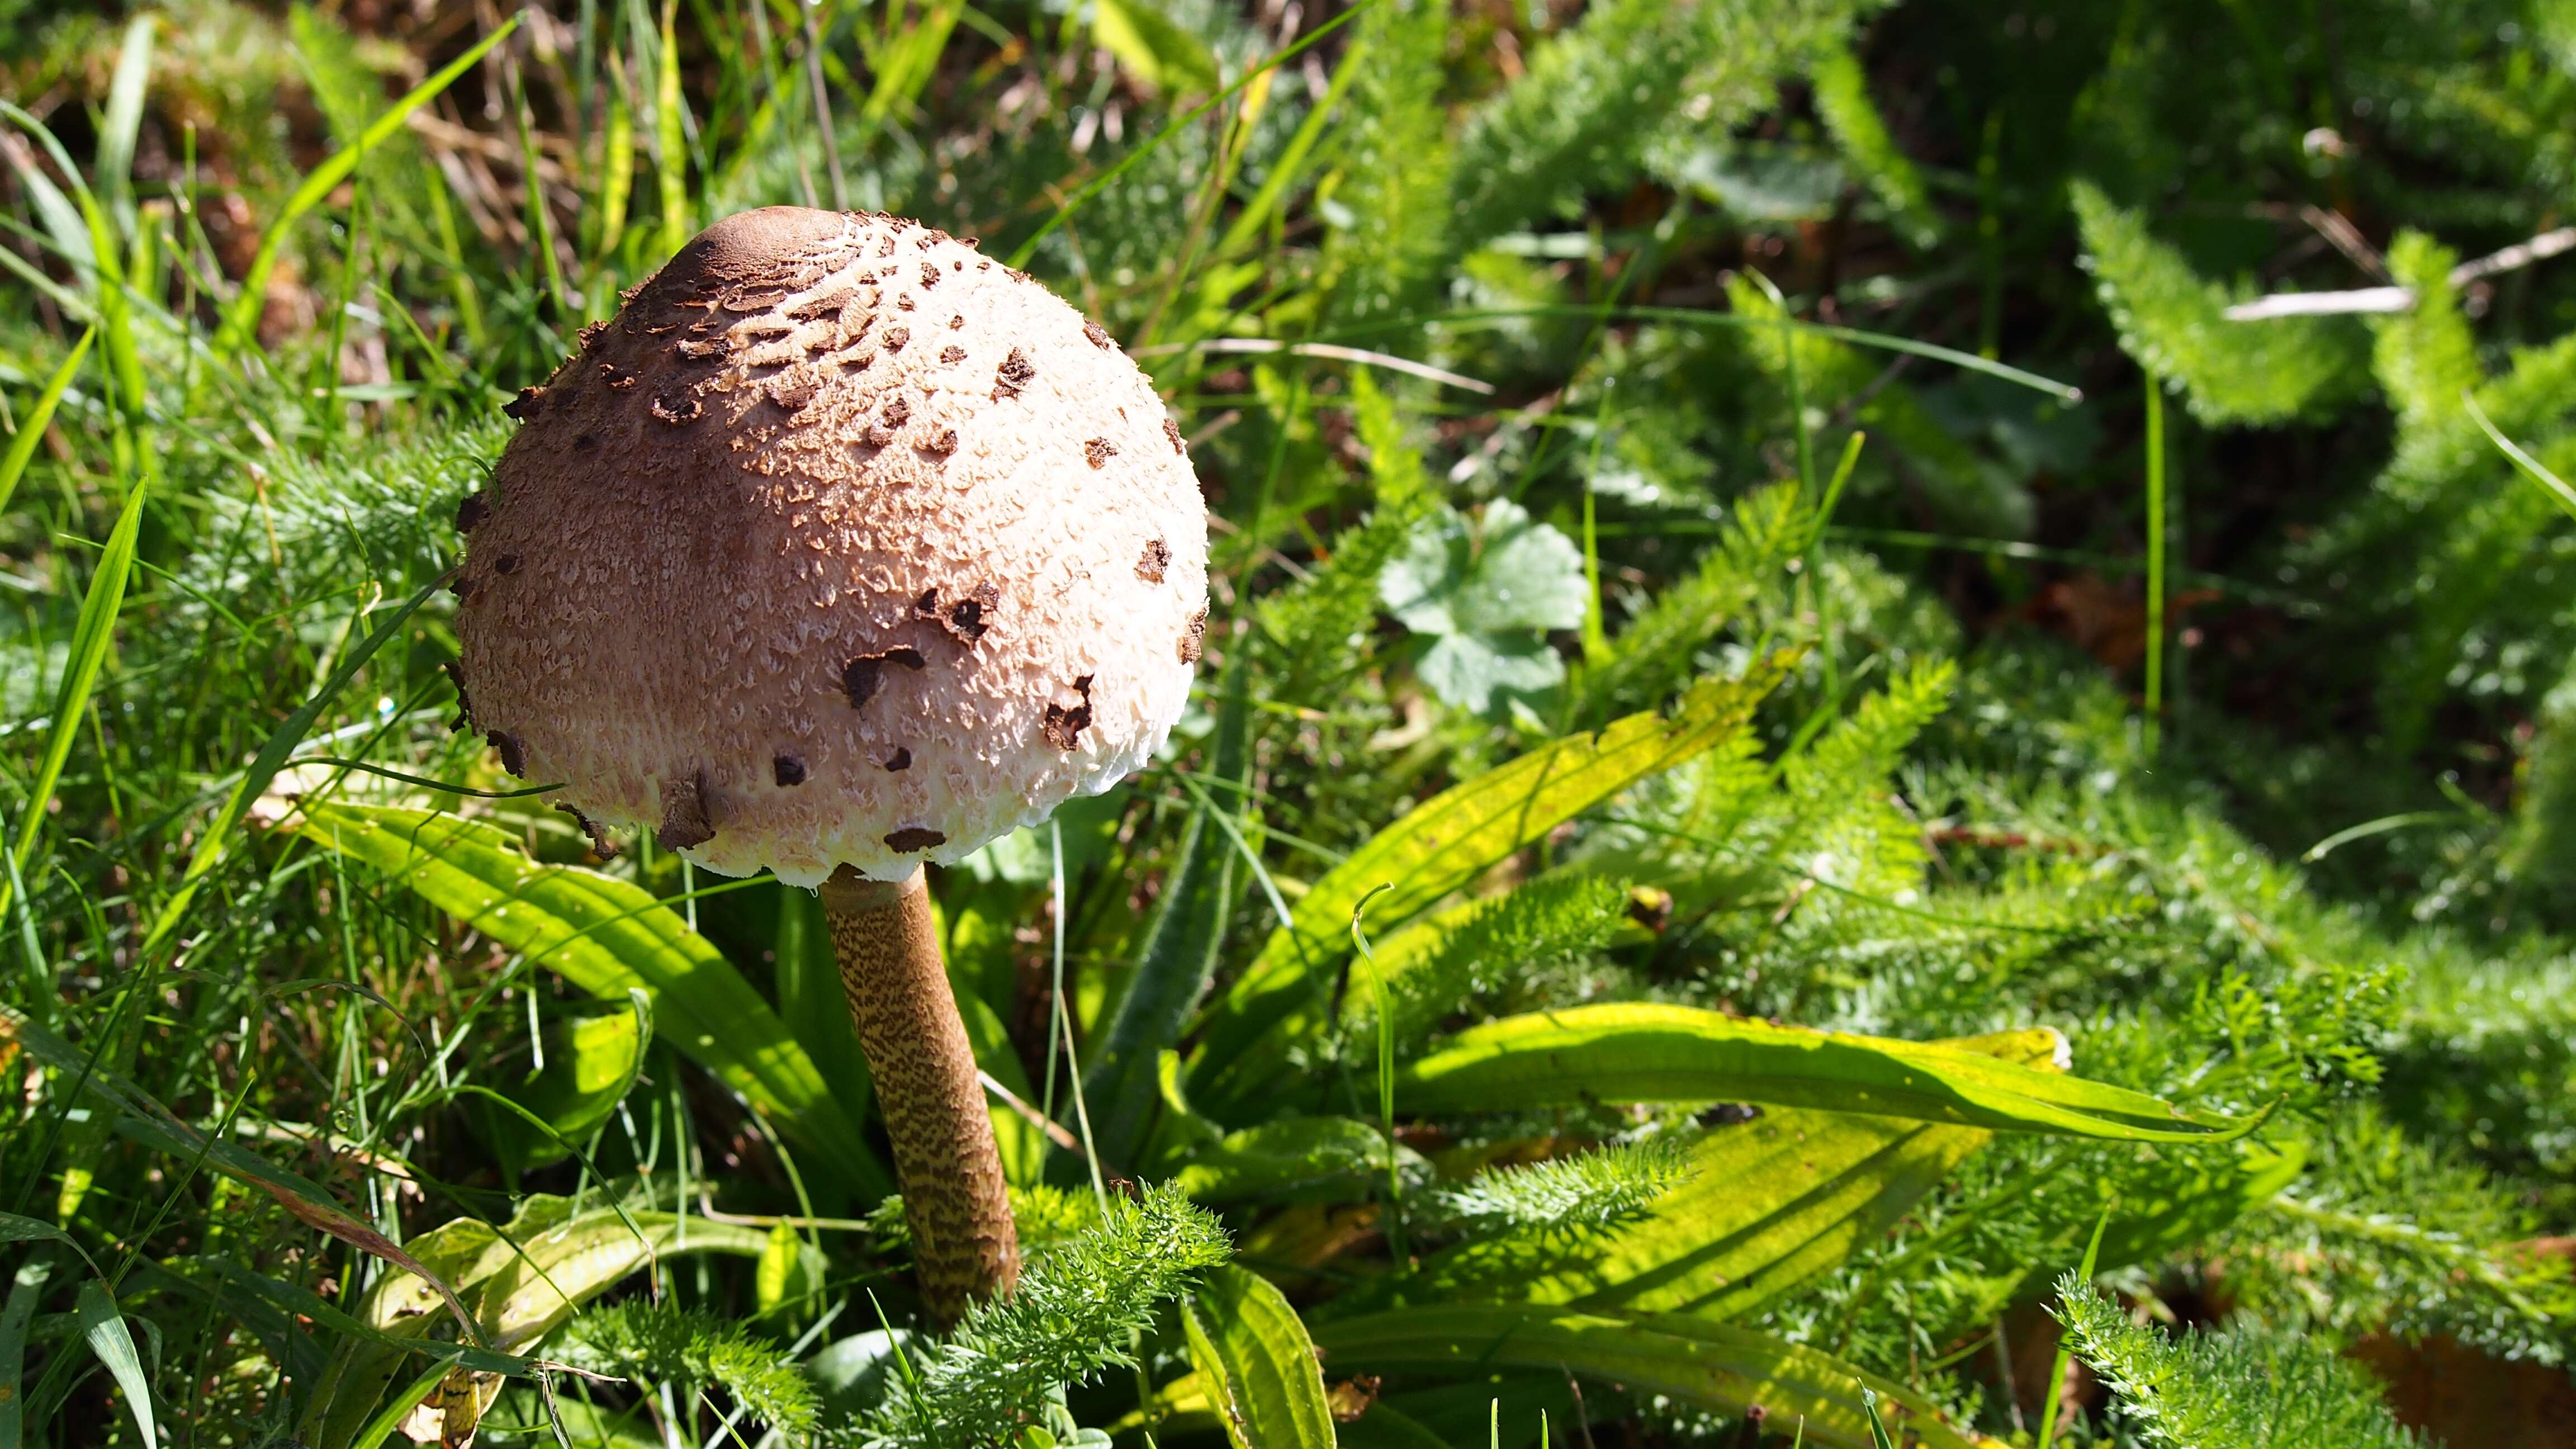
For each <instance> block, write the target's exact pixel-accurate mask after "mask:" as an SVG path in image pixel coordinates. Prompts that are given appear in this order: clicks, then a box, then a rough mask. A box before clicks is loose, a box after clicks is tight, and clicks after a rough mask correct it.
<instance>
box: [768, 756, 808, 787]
mask: <svg viewBox="0 0 2576 1449" xmlns="http://www.w3.org/2000/svg"><path fill="white" fill-rule="evenodd" d="M769 778H770V779H772V780H775V781H777V782H778V785H779V787H780V788H782V789H784V788H786V787H787V786H790V785H802V784H804V783H805V757H804V756H803V755H798V754H791V753H789V752H787V751H785V750H781V751H779V752H778V753H777V754H775V755H773V756H771V757H770V760H769Z"/></svg>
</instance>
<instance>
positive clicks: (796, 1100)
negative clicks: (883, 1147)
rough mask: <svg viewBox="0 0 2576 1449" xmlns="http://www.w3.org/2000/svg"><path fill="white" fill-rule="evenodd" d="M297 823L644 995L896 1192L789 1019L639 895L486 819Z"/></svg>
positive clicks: (539, 948) (686, 1042)
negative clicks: (541, 854)
mask: <svg viewBox="0 0 2576 1449" xmlns="http://www.w3.org/2000/svg"><path fill="white" fill-rule="evenodd" d="M288 828H291V829H293V830H294V831H295V832H296V833H297V834H298V835H300V836H302V837H303V838H305V839H307V840H310V841H312V842H314V843H315V844H317V845H320V846H322V847H324V848H326V849H329V850H333V851H337V852H339V853H341V854H344V855H347V856H350V857H352V858H355V859H359V860H363V861H365V862H367V863H368V864H369V865H371V866H373V867H375V868H376V869H377V870H379V871H381V872H383V873H384V874H385V875H386V876H387V877H389V878H391V879H393V880H395V881H398V882H400V883H401V884H402V885H404V886H405V887H407V888H409V889H410V890H412V891H413V892H414V893H416V894H418V895H419V896H420V897H421V898H422V899H423V900H426V901H428V902H429V903H430V904H431V905H434V906H436V907H438V908H439V909H440V910H443V911H446V912H447V913H448V914H450V915H453V916H455V917H457V918H458V919H459V920H463V921H467V922H470V923H472V924H473V925H474V926H475V928H476V929H478V930H481V931H483V932H485V933H486V934H488V935H490V936H492V937H493V938H494V939H495V940H498V941H501V942H502V943H504V944H506V945H508V946H510V947H511V948H513V949H515V950H518V951H522V952H525V953H526V954H527V955H528V957H529V958H530V959H531V960H533V961H535V962H537V963H538V964H539V965H541V966H544V967H545V968H546V969H548V970H551V971H553V972H555V973H556V974H558V975H560V976H562V977H563V978H564V979H565V980H567V981H569V982H571V983H572V984H574V985H575V986H578V987H580V988H581V989H582V990H583V991H585V992H588V993H589V994H591V995H593V996H596V997H599V998H600V999H602V1000H606V1001H623V1000H625V999H626V993H627V991H628V990H629V989H630V988H641V989H642V990H643V991H644V992H645V994H646V995H647V996H648V997H650V998H651V1000H652V1003H653V1017H654V1028H653V1029H654V1033H655V1034H656V1035H657V1036H659V1037H662V1038H664V1039H667V1040H668V1041H670V1042H671V1044H672V1045H673V1046H674V1047H675V1048H676V1049H677V1050H678V1051H679V1052H680V1053H681V1054H682V1055H684V1056H686V1057H688V1058H689V1059H690V1060H692V1061H694V1062H697V1063H698V1064H699V1065H701V1066H703V1067H705V1068H706V1069H707V1070H708V1071H710V1072H713V1073H714V1074H715V1075H716V1076H717V1077H718V1078H720V1079H722V1080H723V1081H724V1083H725V1084H726V1085H727V1086H729V1087H731V1088H733V1089H734V1090H735V1091H737V1092H740V1093H741V1094H742V1095H743V1097H744V1098H745V1099H746V1100H748V1101H749V1102H751V1103H752V1104H753V1106H755V1107H756V1108H758V1109H760V1110H761V1111H762V1112H764V1113H766V1114H768V1115H770V1116H772V1117H774V1118H776V1119H777V1120H778V1122H779V1125H780V1127H781V1129H782V1130H784V1131H785V1132H786V1133H787V1135H788V1136H790V1137H791V1138H795V1139H797V1140H798V1141H800V1142H802V1143H803V1144H804V1145H806V1146H808V1147H811V1148H814V1149H817V1150H818V1151H819V1152H820V1153H821V1154H822V1156H823V1158H824V1159H825V1163H824V1168H823V1170H825V1171H827V1172H830V1173H833V1174H835V1175H837V1176H839V1177H840V1178H842V1179H843V1180H844V1181H846V1182H847V1184H848V1185H849V1186H851V1187H853V1188H856V1189H858V1190H860V1191H862V1192H864V1193H867V1194H870V1195H873V1196H883V1195H884V1194H885V1193H886V1192H888V1191H891V1190H892V1179H891V1178H889V1177H888V1176H887V1175H886V1172H885V1169H884V1167H883V1166H882V1165H881V1164H880V1163H879V1162H878V1161H877V1158H876V1154H875V1153H874V1152H873V1151H871V1150H870V1149H869V1147H868V1145H867V1141H866V1139H865V1138H864V1137H862V1136H861V1135H860V1133H859V1128H858V1124H857V1123H856V1122H854V1121H852V1120H851V1119H850V1117H849V1114H848V1113H847V1112H846V1111H845V1110H844V1109H843V1108H842V1105H841V1103H840V1102H839V1100H838V1099H836V1098H835V1097H833V1096H832V1094H831V1093H830V1091H829V1090H827V1089H826V1088H825V1086H824V1084H823V1077H822V1073H821V1072H820V1071H818V1070H817V1069H816V1068H815V1066H814V1062H813V1059H812V1058H811V1057H809V1056H807V1055H806V1052H805V1049H804V1047H803V1046H801V1045H799V1044H798V1042H797V1041H796V1038H795V1035H794V1033H792V1032H790V1031H789V1030H788V1029H787V1024H786V1023H785V1022H783V1021H781V1020H779V1019H778V1014H777V1013H776V1012H774V1011H772V1010H771V1009H770V1006H769V1003H768V1002H766V1001H764V1000H762V999H761V996H760V993H759V992H758V991H756V990H754V989H753V988H752V986H751V983H749V982H748V981H745V980H744V979H743V978H742V974H741V973H740V972H738V971H736V970H735V969H734V968H733V965H732V963H730V962H728V961H726V960H725V959H724V957H723V956H722V955H720V954H719V953H718V952H717V951H716V949H715V947H714V946H713V945H711V944H709V943H708V941H707V939H706V938H705V937H703V936H700V935H699V934H697V933H696V932H694V931H692V930H690V929H689V928H688V926H687V924H686V923H685V922H683V921H682V920H681V919H680V917H679V914H678V913H677V912H675V911H673V910H672V909H671V908H670V907H669V906H667V905H665V904H663V903H662V902H661V901H660V900H658V899H656V898H655V897H654V896H653V895H652V894H650V893H649V892H647V891H645V890H644V889H643V888H642V887H640V886H637V885H634V884H633V883H631V882H628V881H623V880H619V879H617V878H616V877H614V876H609V875H603V874H601V873H600V872H598V871H594V870H589V869H585V868H583V867H581V866H573V865H540V864H538V863H537V862H535V861H532V860H530V859H528V857H527V856H526V855H525V854H523V853H522V852H521V851H520V850H519V848H518V845H517V842H515V841H514V840H512V839H511V838H510V836H509V835H507V834H506V833H504V832H503V831H501V830H499V829H498V828H496V827H494V826H491V825H487V824H483V823H481V822H478V821H469V820H460V819H457V818H456V817H454V816H449V815H441V814H438V813H436V812H433V811H428V810H414V809H403V808H398V807H393V806H373V805H354V804H343V803H314V804H309V805H307V806H305V807H304V809H303V811H302V812H301V814H300V816H298V817H296V818H294V819H291V820H290V821H289V822H288Z"/></svg>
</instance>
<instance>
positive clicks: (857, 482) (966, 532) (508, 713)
mask: <svg viewBox="0 0 2576 1449" xmlns="http://www.w3.org/2000/svg"><path fill="white" fill-rule="evenodd" d="M510 411H511V412H512V413H513V414H514V415H516V416H518V417H519V418H520V419H521V420H522V424H523V425H522V426H521V428H520V430H519V432H518V434H517V435H516V436H515V437H513V438H512V439H511V440H510V444H509V447H508V448H507V449H505V450H504V451H503V453H502V455H501V460H500V463H499V465H498V466H497V467H496V468H495V469H494V472H493V477H492V482H491V485H490V487H489V488H488V489H486V491H485V492H483V493H480V494H477V495H475V496H474V497H473V498H469V499H468V500H466V503H465V506H464V508H463V509H462V510H461V511H460V513H459V517H458V523H459V526H460V527H463V528H465V529H467V530H468V531H469V534H470V538H469V547H468V550H467V556H466V559H465V562H464V565H463V567H462V569H461V571H460V574H459V578H458V582H457V585H456V588H457V592H458V595H459V603H458V608H457V634H458V637H459V639H460V641H461V643H462V646H463V655H462V659H461V661H460V664H461V670H460V678H459V683H460V687H461V688H462V689H463V690H464V691H465V693H466V695H467V699H468V701H469V703H468V713H469V715H470V717H471V719H472V720H473V723H474V727H475V728H476V729H477V730H480V731H484V732H486V733H487V734H488V736H489V738H490V739H491V741H492V743H493V744H494V745H495V746H496V747H498V748H499V750H500V753H501V759H502V763H503V765H504V766H505V767H506V768H508V769H509V770H510V771H511V772H512V773H513V774H517V775H520V776H522V777H524V778H527V779H531V780H542V781H560V782H562V785H563V790H562V795H563V798H564V799H565V800H566V801H567V802H568V803H569V804H571V805H572V806H574V807H576V808H578V810H579V811H580V812H581V813H582V814H583V815H584V816H585V817H587V819H586V823H596V824H600V825H608V826H647V827H651V828H653V829H654V830H655V831H656V832H657V834H658V836H659V838H660V839H661V840H662V841H663V843H664V844H666V845H668V846H670V847H671V848H673V849H676V850H679V851H680V852H681V853H682V854H683V855H685V856H686V857H687V858H689V859H690V860H692V861H695V862H696V863H697V864H699V865H701V866H704V867H706V868H707V869H709V870H712V871H716V872H718V873H720V874H724V875H750V874H752V873H754V872H756V871H759V870H760V869H762V868H763V867H766V868H768V869H770V870H772V871H774V872H776V873H777V875H778V877H779V878H780V879H781V880H784V881H787V882H789V883H791V884H794V885H802V886H812V885H816V884H818V883H820V882H821V881H822V880H823V879H824V878H825V877H826V876H828V875H830V874H831V873H832V872H833V870H834V869H835V868H836V867H838V866H840V865H844V864H846V865H849V866H851V867H853V868H855V869H856V870H857V871H858V872H859V873H860V874H861V875H864V876H868V877H871V878H875V879H899V878H901V877H902V876H904V875H906V874H908V873H909V872H910V871H911V870H912V869H913V868H914V867H915V866H916V865H917V864H918V863H919V862H920V861H922V860H925V859H927V860H932V861H937V862H940V863H942V864H949V863H954V862H955V861H956V860H957V859H958V858H959V857H961V856H963V855H965V854H967V853H968V852H970V851H972V850H974V849H976V848H977V847H979V846H981V845H983V844H985V843H986V842H987V841H990V840H992V839H993V838H995V837H996V836H999V835H1001V834H1003V833H1005V832H1007V831H1009V830H1011V829H1014V828H1016V827H1018V826H1021V825H1028V824H1034V823H1036V822H1037V821H1040V820H1042V819H1044V818H1045V817H1046V815H1047V813H1048V812H1049V811H1051V810H1053V809H1054V808H1055V806H1056V805H1057V804H1058V803H1059V802H1061V801H1063V800H1064V799H1066V798H1067V797H1069V796H1072V795H1077V794H1095V793H1098V792H1099V791H1102V790H1106V789H1108V788H1109V787H1110V786H1111V785H1112V784H1114V783H1116V782H1117V781H1118V780H1119V779H1120V778H1122V777H1124V776H1125V775H1127V774H1128V773H1129V772H1131V771H1133V770H1135V769H1137V768H1139V767H1140V766H1142V765H1143V764H1144V763H1145V762H1146V760H1147V759H1148V757H1150V756H1151V755H1152V754H1153V752H1154V751H1155V750H1157V749H1159V748H1160V747H1161V746H1162V745H1163V743H1164V741H1165V740H1166V738H1167V737H1168V736H1169V735H1170V732H1171V728H1172V725H1173V722H1174V721H1175V720H1177V719H1178V718H1179V717H1180V713H1181V710H1182V707H1183V706H1184V704H1185V703H1186V702H1187V700H1188V696H1189V687H1190V675H1191V666H1192V664H1193V663H1194V662H1195V661H1196V659H1197V658H1198V641H1199V637H1200V635H1201V633H1202V632H1203V630H1204V629H1205V626H1206V618H1207V515H1206V511H1205V505H1204V504H1203V502H1202V501H1201V498H1200V495H1199V488H1198V480H1197V478H1196V477H1195V475H1193V474H1192V472H1191V470H1190V465H1189V460H1188V458H1187V457H1186V456H1185V453H1184V450H1183V448H1182V445H1181V440H1180V433H1179V430H1178V429H1177V428H1175V427H1174V426H1172V424H1171V423H1170V422H1169V420H1168V419H1167V417H1166V415H1165V413H1164V410H1163V404H1162V400H1161V399H1160V398H1159V397H1158V396H1157V395H1156V394H1155V392H1154V389H1153V386H1152V385H1151V383H1150V382H1149V381H1148V380H1147V379H1146V377H1145V375H1144V374H1143V373H1142V372H1140V371H1138V370H1137V367H1136V365H1135V364H1134V363H1133V362H1131V361H1129V360H1128V358H1127V356H1126V355H1125V354H1124V353H1122V352H1120V351H1119V350H1118V347H1117V345H1116V344H1115V343H1114V342H1112V341H1111V340H1110V338H1109V336H1108V334H1107V333H1106V332H1103V331H1102V330H1101V329H1100V328H1099V327H1098V326H1097V325H1095V324H1092V323H1089V322H1086V321H1085V320H1084V318H1083V316H1082V314H1081V313H1079V312H1077V311H1075V310H1074V309H1073V308H1071V307H1069V306H1067V305H1066V304H1065V303H1064V302H1062V301H1060V300H1058V299H1057V298H1056V297H1055V296H1054V295H1052V294H1051V293H1049V292H1048V291H1047V290H1046V289H1045V288H1044V287H1042V286H1040V285H1039V284H1038V283H1036V282H1035V281H1033V280H1031V279H1029V278H1028V277H1026V276H1023V275H1021V274H1020V273H1018V272H1016V271H1013V270H1012V269H1010V268H1008V267H1006V266H1003V265H1001V264H1000V263H998V262H994V261H992V260H990V259H988V258H986V257H984V256H982V255H980V254H978V253H977V252H976V251H975V250H974V247H973V244H972V243H971V242H967V241H959V240H956V239H953V238H951V237H949V236H947V235H946V234H944V233H941V232H938V231H933V230H930V229H928V228H926V227H923V226H921V225H919V224H918V223H915V222H911V221H906V220H903V219H900V218H896V217H887V216H873V215H857V214H849V213H841V212H829V211H813V210H807V209H803V208H798V207H770V208H767V209H764V210H760V211H752V212H745V213H743V214H742V215H739V216H735V217H731V218H728V219H727V220H724V221H721V222H718V223H717V224H715V225H714V226H711V227H709V228H708V229H707V230H705V231H703V232H701V233H699V234H698V236H697V237H696V238H695V239H693V240H691V241H690V242H689V244H688V245H687V246H685V247H683V248H681V250H680V252H679V254H678V255H677V256H674V257H673V258H672V259H671V261H670V263H669V264H668V265H666V266H664V267H663V268H662V270H661V271H660V272H659V273H657V274H656V275H655V276H654V277H653V279H652V280H651V281H650V282H647V283H646V284H645V285H644V286H643V287H641V288H640V289H638V290H637V291H636V292H635V293H634V294H633V295H632V297H631V299H630V300H629V301H628V303H627V305H626V306H625V308H624V309H623V310H622V311H620V312H619V313H618V315H617V317H616V318H615V319H614V320H613V321H610V322H608V323H605V324H599V325H596V326H593V327H591V328H587V329H584V331H583V334H582V346H581V349H580V351H579V352H578V353H577V354H576V355H575V356H573V357H572V358H571V359H569V360H568V361H566V362H565V363H564V365H563V366H562V367H561V368H560V369H558V370H557V371H556V373H555V375H554V376H553V377H552V378H551V379H549V380H548V382H547V383H546V385H545V386H544V387H543V388H531V389H529V390H527V391H526V392H524V393H522V394H521V395H520V398H519V400H518V401H517V402H516V403H513V404H512V405H511V407H510Z"/></svg>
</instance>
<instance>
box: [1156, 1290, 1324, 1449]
mask: <svg viewBox="0 0 2576 1449" xmlns="http://www.w3.org/2000/svg"><path fill="white" fill-rule="evenodd" d="M1181 1324H1182V1327H1183V1328H1184V1329H1186V1330H1187V1332H1188V1334H1189V1340H1190V1362H1191V1363H1192V1364H1194V1365H1196V1366H1197V1368H1198V1372H1199V1379H1200V1381H1201V1383H1202V1384H1204V1385H1205V1386H1206V1389H1207V1393H1208V1398H1209V1399H1210V1401H1211V1402H1212V1403H1213V1405H1214V1407H1215V1409H1216V1411H1217V1416H1218V1418H1219V1419H1220V1420H1222V1421H1223V1423H1224V1425H1225V1437H1226V1439H1227V1440H1228V1441H1229V1442H1230V1443H1232V1444H1233V1446H1234V1449H1332V1446H1333V1411H1332V1408H1331V1406H1330V1405H1329V1404H1328V1403H1326V1401H1325V1399H1324V1374H1323V1370H1322V1368H1321V1366H1320V1365H1318V1364H1317V1363H1316V1361H1315V1345H1314V1341H1313V1340H1312V1339H1310V1338H1308V1337H1307V1336H1306V1325H1305V1324H1304V1323H1302V1322H1300V1321H1299V1320H1298V1317H1297V1310H1296V1309H1294V1308H1291V1307H1289V1306H1288V1298H1287V1295H1285V1294H1283V1293H1281V1292H1280V1291H1279V1290H1278V1289H1277V1288H1276V1287H1273V1286H1272V1285H1271V1283H1270V1280H1269V1279H1267V1278H1263V1277H1261V1276H1259V1275H1258V1274H1255V1273H1249V1272H1246V1271H1244V1270H1243V1269H1241V1268H1236V1267H1231V1266H1228V1267H1222V1268H1217V1269H1214V1270H1213V1271H1211V1272H1210V1273H1209V1274H1208V1276H1207V1282H1206V1284H1205V1286H1203V1287H1201V1288H1199V1289H1198V1290H1197V1291H1196V1292H1194V1293H1192V1294H1191V1295H1190V1296H1189V1297H1188V1298H1187V1299H1186V1300H1184V1301H1183V1303H1182V1307H1181Z"/></svg>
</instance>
